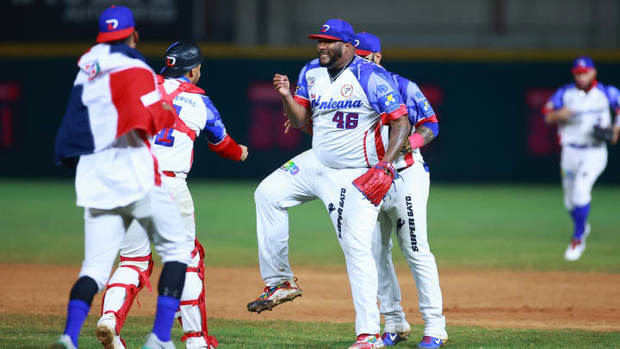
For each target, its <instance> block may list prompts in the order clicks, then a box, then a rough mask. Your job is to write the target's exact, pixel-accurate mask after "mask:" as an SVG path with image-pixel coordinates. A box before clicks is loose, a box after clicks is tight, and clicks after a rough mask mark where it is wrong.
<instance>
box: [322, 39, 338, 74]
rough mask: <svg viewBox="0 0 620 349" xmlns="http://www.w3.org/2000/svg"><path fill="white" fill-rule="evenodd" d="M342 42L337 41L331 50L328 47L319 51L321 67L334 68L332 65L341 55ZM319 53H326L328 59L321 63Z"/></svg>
mask: <svg viewBox="0 0 620 349" xmlns="http://www.w3.org/2000/svg"><path fill="white" fill-rule="evenodd" d="M342 46H343V45H342V43H338V45H337V46H336V47H335V48H334V50H333V51H330V50H328V49H325V50H320V51H319V64H320V65H321V67H327V68H334V67H333V65H334V64H336V62H337V61H338V60H339V59H340V58H341V57H342ZM321 53H326V54H327V56H328V57H329V61H327V62H325V63H323V61H322V60H321Z"/></svg>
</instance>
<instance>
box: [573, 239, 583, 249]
mask: <svg viewBox="0 0 620 349" xmlns="http://www.w3.org/2000/svg"><path fill="white" fill-rule="evenodd" d="M579 245H581V239H575V238H573V239H572V240H571V248H572V249H575V248H576V247H577V246H579Z"/></svg>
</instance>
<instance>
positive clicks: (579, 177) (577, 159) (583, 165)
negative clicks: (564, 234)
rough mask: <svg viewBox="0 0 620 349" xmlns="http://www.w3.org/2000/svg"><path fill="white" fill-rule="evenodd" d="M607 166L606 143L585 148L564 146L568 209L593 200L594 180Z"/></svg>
mask: <svg viewBox="0 0 620 349" xmlns="http://www.w3.org/2000/svg"><path fill="white" fill-rule="evenodd" d="M606 166H607V147H606V146H604V145H603V146H601V147H596V148H583V149H582V148H574V147H571V146H564V147H562V159H561V168H562V187H563V188H564V206H566V209H567V210H569V211H570V210H572V209H573V208H574V207H575V206H584V205H587V204H588V203H589V202H590V201H591V200H592V187H593V186H594V182H596V179H597V178H598V177H599V176H600V175H601V173H603V170H605V167H606Z"/></svg>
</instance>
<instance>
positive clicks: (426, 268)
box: [355, 32, 448, 348]
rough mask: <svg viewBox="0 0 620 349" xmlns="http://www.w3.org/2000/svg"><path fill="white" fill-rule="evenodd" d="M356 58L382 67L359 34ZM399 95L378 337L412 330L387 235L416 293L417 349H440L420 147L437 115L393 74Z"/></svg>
mask: <svg viewBox="0 0 620 349" xmlns="http://www.w3.org/2000/svg"><path fill="white" fill-rule="evenodd" d="M356 39H357V41H356V42H355V44H356V51H355V52H356V54H357V55H359V56H361V57H364V58H366V59H368V60H370V61H372V62H374V63H376V64H378V65H380V64H381V59H382V53H381V42H380V40H379V38H377V37H376V36H375V35H373V34H370V33H365V32H363V33H358V34H357V37H356ZM392 76H393V77H394V80H395V81H396V82H397V84H398V88H399V92H400V94H401V97H402V99H403V101H405V104H406V105H407V114H408V115H409V122H410V123H411V125H412V128H411V136H410V137H409V142H408V143H407V144H406V147H405V148H403V150H402V151H401V155H400V160H401V161H397V162H396V163H397V164H399V165H397V168H398V174H399V175H400V176H401V178H402V182H401V181H398V182H397V185H395V186H393V187H392V188H391V189H390V192H389V195H388V196H387V198H386V199H385V202H384V203H383V206H382V207H381V212H380V213H379V220H378V224H377V226H376V227H375V233H374V234H375V235H374V242H373V251H374V256H375V261H376V263H377V272H378V274H379V294H378V298H379V303H380V308H379V309H380V311H381V313H382V314H383V315H384V316H385V328H384V333H383V336H382V339H383V343H384V344H385V345H386V346H392V345H396V343H398V342H400V341H403V340H405V339H406V338H407V336H408V334H409V331H410V330H411V327H410V326H409V323H408V322H407V320H406V318H405V313H404V311H403V309H402V307H401V305H400V301H401V293H400V287H399V285H398V279H397V278H396V273H395V272H394V265H393V262H392V252H391V251H392V240H391V237H390V236H391V233H392V231H394V229H395V230H396V237H397V239H398V244H399V246H400V249H401V251H402V252H403V256H405V259H406V260H407V264H409V268H410V269H411V273H412V274H413V278H414V279H415V284H416V288H417V290H418V304H419V310H420V313H422V318H423V319H424V323H425V327H424V333H423V337H422V341H421V342H420V343H419V345H418V347H420V348H438V347H440V346H442V345H443V344H444V343H445V341H446V340H447V339H448V333H447V332H446V329H445V327H446V320H445V317H444V316H443V314H442V312H443V302H442V295H441V288H440V287H439V273H438V272H437V264H436V262H435V257H434V256H433V253H432V252H431V250H430V245H429V243H428V237H427V222H426V202H427V200H428V193H429V184H430V180H429V172H428V166H426V164H425V163H424V159H423V158H422V154H421V153H420V147H422V146H424V145H426V144H428V143H430V142H431V141H432V140H433V139H434V138H435V137H436V136H437V135H438V134H439V125H438V121H437V117H436V116H435V112H434V111H433V108H432V107H431V105H430V103H429V102H428V100H427V99H426V97H424V94H422V91H420V89H419V87H418V85H417V84H415V83H414V82H412V81H410V80H407V79H405V78H403V77H402V76H400V75H398V74H394V73H392Z"/></svg>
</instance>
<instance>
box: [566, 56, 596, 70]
mask: <svg viewBox="0 0 620 349" xmlns="http://www.w3.org/2000/svg"><path fill="white" fill-rule="evenodd" d="M592 69H594V61H593V60H592V58H590V57H588V56H579V57H577V58H575V61H573V68H572V69H571V71H572V72H573V73H575V74H578V73H585V72H588V71H590V70H592Z"/></svg>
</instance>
